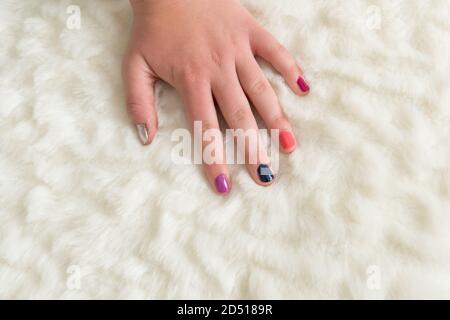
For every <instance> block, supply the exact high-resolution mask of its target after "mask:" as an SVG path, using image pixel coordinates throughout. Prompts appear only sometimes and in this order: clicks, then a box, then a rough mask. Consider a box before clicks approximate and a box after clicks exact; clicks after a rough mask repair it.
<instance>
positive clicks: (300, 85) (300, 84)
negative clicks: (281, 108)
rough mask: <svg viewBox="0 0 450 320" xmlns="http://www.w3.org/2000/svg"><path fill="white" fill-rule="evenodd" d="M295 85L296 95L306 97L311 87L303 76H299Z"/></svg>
mask: <svg viewBox="0 0 450 320" xmlns="http://www.w3.org/2000/svg"><path fill="white" fill-rule="evenodd" d="M296 85H297V90H296V91H297V94H298V95H300V96H306V95H308V94H309V92H310V91H311V87H310V86H309V83H308V81H306V79H305V77H304V76H303V75H299V76H298V78H297V81H296Z"/></svg>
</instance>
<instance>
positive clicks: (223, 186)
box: [215, 174, 230, 193]
mask: <svg viewBox="0 0 450 320" xmlns="http://www.w3.org/2000/svg"><path fill="white" fill-rule="evenodd" d="M215 184H216V190H217V192H219V193H228V192H229V191H230V186H229V185H228V180H227V177H226V176H225V175H224V174H221V175H219V176H217V177H216V180H215Z"/></svg>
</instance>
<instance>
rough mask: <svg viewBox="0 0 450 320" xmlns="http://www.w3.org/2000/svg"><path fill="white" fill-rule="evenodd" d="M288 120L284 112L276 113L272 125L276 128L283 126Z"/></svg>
mask: <svg viewBox="0 0 450 320" xmlns="http://www.w3.org/2000/svg"><path fill="white" fill-rule="evenodd" d="M287 122H288V120H287V118H286V116H285V115H284V114H283V113H279V114H276V115H275V116H274V117H273V118H272V120H271V123H272V127H274V128H277V127H282V126H283V125H284V124H286V123H287Z"/></svg>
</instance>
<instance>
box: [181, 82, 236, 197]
mask: <svg viewBox="0 0 450 320" xmlns="http://www.w3.org/2000/svg"><path fill="white" fill-rule="evenodd" d="M180 91H181V94H182V96H183V100H184V104H185V105H186V107H187V116H188V118H189V120H190V122H191V123H192V125H193V130H194V136H197V135H201V137H202V146H201V150H200V151H201V154H202V159H203V163H204V169H205V172H206V176H207V178H208V181H209V182H210V184H211V185H212V186H213V188H214V190H215V191H216V192H217V193H219V194H223V195H225V194H228V193H229V192H230V190H231V179H230V176H229V173H228V168H227V165H226V161H225V153H224V145H223V137H222V133H221V131H220V128H219V122H218V120H217V114H216V109H215V108H214V101H213V98H212V94H211V88H210V86H209V85H207V84H206V82H205V83H200V82H197V83H188V84H186V85H184V86H183V88H182V89H180Z"/></svg>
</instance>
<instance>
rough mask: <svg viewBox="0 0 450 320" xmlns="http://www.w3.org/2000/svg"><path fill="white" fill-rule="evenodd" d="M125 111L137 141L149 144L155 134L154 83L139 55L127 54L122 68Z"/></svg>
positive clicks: (156, 120) (154, 80)
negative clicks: (131, 122)
mask: <svg viewBox="0 0 450 320" xmlns="http://www.w3.org/2000/svg"><path fill="white" fill-rule="evenodd" d="M122 77H123V82H124V87H125V95H126V103H127V111H128V114H129V115H130V117H131V119H132V120H133V122H134V124H135V125H136V129H137V133H138V137H139V140H140V141H141V143H142V144H144V145H147V144H150V143H151V142H152V140H153V137H154V136H155V134H156V131H157V127H158V119H157V114H156V108H155V82H156V78H155V77H154V76H153V75H152V73H151V71H150V68H149V66H148V65H147V62H146V61H145V59H144V57H142V56H141V55H140V54H129V55H127V56H126V57H125V59H124V61H123V67H122Z"/></svg>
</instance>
